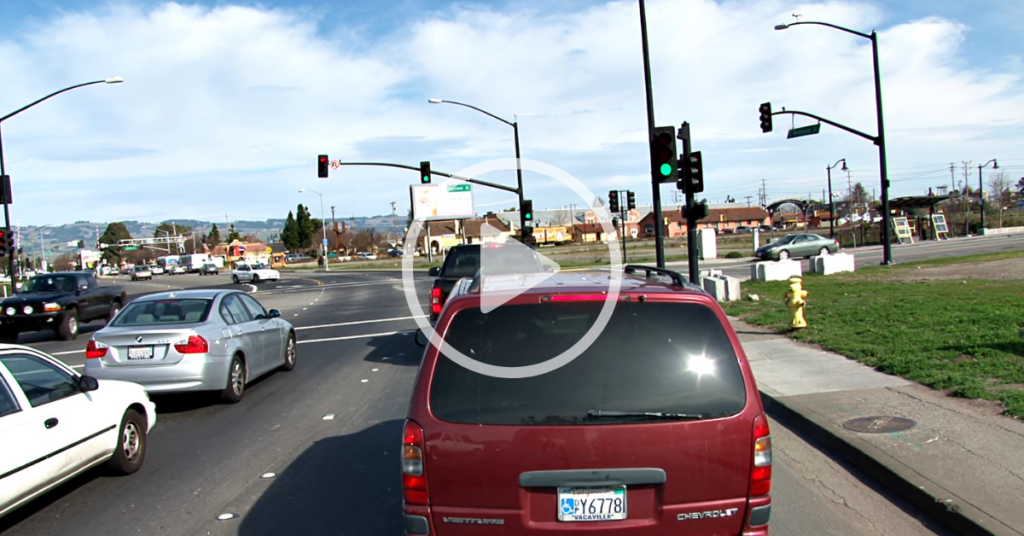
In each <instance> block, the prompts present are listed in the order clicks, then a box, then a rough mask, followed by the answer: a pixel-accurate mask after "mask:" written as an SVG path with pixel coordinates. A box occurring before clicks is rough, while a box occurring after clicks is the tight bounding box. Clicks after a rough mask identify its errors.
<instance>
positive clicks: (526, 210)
mask: <svg viewBox="0 0 1024 536" xmlns="http://www.w3.org/2000/svg"><path fill="white" fill-rule="evenodd" d="M523 219H524V220H526V223H530V222H532V221H533V201H530V200H529V199H524V200H523Z"/></svg>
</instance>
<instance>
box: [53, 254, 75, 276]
mask: <svg viewBox="0 0 1024 536" xmlns="http://www.w3.org/2000/svg"><path fill="white" fill-rule="evenodd" d="M75 262H76V259H75V256H74V255H72V254H70V253H65V254H63V255H61V256H59V257H57V258H56V259H54V260H53V269H54V270H56V271H58V272H66V271H69V270H74V269H75Z"/></svg>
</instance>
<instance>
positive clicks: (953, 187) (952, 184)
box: [949, 162, 956, 194]
mask: <svg viewBox="0 0 1024 536" xmlns="http://www.w3.org/2000/svg"><path fill="white" fill-rule="evenodd" d="M954 169H956V164H954V163H953V162H950V163H949V193H950V194H952V193H953V192H955V191H956V175H955V174H954V173H955V172H954V171H953V170H954Z"/></svg>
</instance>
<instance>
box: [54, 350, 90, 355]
mask: <svg viewBox="0 0 1024 536" xmlns="http://www.w3.org/2000/svg"><path fill="white" fill-rule="evenodd" d="M82 352H85V350H71V351H70V352H53V353H51V354H50V355H71V354H80V353H82Z"/></svg>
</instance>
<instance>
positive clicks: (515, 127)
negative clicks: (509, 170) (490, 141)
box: [427, 98, 526, 244]
mask: <svg viewBox="0 0 1024 536" xmlns="http://www.w3.org/2000/svg"><path fill="white" fill-rule="evenodd" d="M427 102H429V103H431V104H454V105H456V106H463V107H466V108H469V109H471V110H476V111H478V112H480V113H482V114H484V115H486V116H488V117H491V118H493V119H497V120H498V121H501V122H502V123H505V124H506V125H508V126H510V127H512V134H513V136H514V138H515V143H516V189H517V193H518V195H519V239H520V241H521V242H522V243H524V244H525V243H526V215H525V214H523V166H522V162H521V161H520V154H519V121H518V120H516V121H508V120H507V119H502V118H500V117H498V116H496V115H494V114H492V113H491V112H488V111H487V110H482V109H480V108H477V107H476V106H473V105H471V104H466V103H464V102H456V101H450V100H444V99H434V98H431V99H427Z"/></svg>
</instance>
